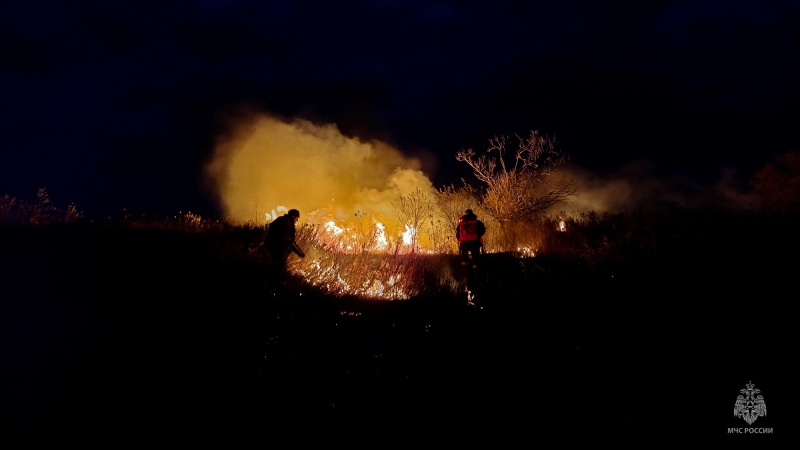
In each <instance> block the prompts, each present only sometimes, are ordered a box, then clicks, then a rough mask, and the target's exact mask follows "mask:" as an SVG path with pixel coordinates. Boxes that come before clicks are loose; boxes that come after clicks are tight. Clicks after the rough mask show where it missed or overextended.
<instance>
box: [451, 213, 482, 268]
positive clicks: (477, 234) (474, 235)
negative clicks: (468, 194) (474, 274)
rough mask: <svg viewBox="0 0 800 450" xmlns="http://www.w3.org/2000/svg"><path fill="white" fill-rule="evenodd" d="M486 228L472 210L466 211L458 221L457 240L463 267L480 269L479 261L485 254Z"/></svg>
mask: <svg viewBox="0 0 800 450" xmlns="http://www.w3.org/2000/svg"><path fill="white" fill-rule="evenodd" d="M484 234H486V226H485V225H484V224H483V222H482V221H480V220H478V216H476V215H475V213H474V212H472V210H471V209H468V210H466V211H464V215H463V216H461V217H460V218H459V219H458V226H457V227H456V239H458V252H459V254H460V255H461V265H463V266H470V265H471V266H472V268H473V269H477V268H478V259H479V257H480V254H481V253H482V252H483V235H484Z"/></svg>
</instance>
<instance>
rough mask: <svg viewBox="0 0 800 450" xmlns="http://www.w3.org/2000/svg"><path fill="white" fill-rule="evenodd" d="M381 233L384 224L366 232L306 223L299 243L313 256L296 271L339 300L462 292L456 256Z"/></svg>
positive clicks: (294, 266)
mask: <svg viewBox="0 0 800 450" xmlns="http://www.w3.org/2000/svg"><path fill="white" fill-rule="evenodd" d="M381 231H382V229H381V227H380V224H377V226H375V227H374V228H373V229H372V230H371V231H367V232H366V233H363V232H362V233H359V232H355V231H354V230H353V229H342V228H339V227H336V226H335V225H332V224H331V223H330V222H326V223H325V224H321V225H310V224H305V225H303V226H301V227H300V228H299V230H298V242H299V243H300V245H301V247H303V248H304V249H305V252H306V255H307V256H306V258H304V259H292V260H291V261H290V270H291V271H292V272H293V273H294V274H296V275H299V276H302V277H303V278H304V279H305V280H306V281H307V282H308V283H309V284H311V285H312V286H315V287H317V288H320V289H321V290H322V291H324V292H325V293H327V294H331V295H335V296H343V295H354V296H358V297H363V298H369V299H379V300H407V299H409V298H412V297H416V296H420V295H425V294H429V293H431V292H437V293H453V292H455V291H457V290H458V287H459V282H458V280H457V278H456V277H455V275H454V273H453V270H451V269H452V265H453V261H454V255H452V254H442V253H433V252H424V251H419V250H418V249H416V248H415V247H414V246H413V245H409V244H406V243H404V242H403V240H396V239H391V238H388V239H387V238H386V236H384V235H383V234H382V233H381Z"/></svg>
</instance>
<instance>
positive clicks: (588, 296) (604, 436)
mask: <svg viewBox="0 0 800 450" xmlns="http://www.w3.org/2000/svg"><path fill="white" fill-rule="evenodd" d="M1 239H2V271H3V272H2V273H3V281H2V301H0V337H1V338H2V347H1V349H2V353H1V354H0V356H2V361H0V377H2V378H1V381H2V386H0V387H1V388H2V414H3V415H2V422H0V428H1V429H2V430H3V439H4V440H6V442H39V441H49V440H53V441H56V442H60V443H62V444H65V443H67V442H76V443H81V442H82V443H87V442H94V441H97V442H103V440H104V439H110V441H107V442H130V441H137V442H138V441H142V442H160V443H166V442H179V443H184V444H187V443H195V442H198V443H203V442H207V440H208V439H211V438H219V439H223V440H226V441H227V440H231V439H240V438H245V437H256V438H257V439H259V441H258V442H260V443H263V442H265V441H267V440H269V439H276V438H278V437H281V438H286V437H289V436H292V437H295V438H297V437H298V436H299V438H301V439H303V440H306V439H319V440H321V441H325V440H326V436H325V435H319V436H317V435H315V433H316V431H317V427H318V426H320V425H322V424H331V423H336V424H338V425H339V426H341V427H343V428H340V430H342V432H343V433H351V432H352V433H358V434H359V435H363V434H364V433H369V432H370V431H374V430H383V431H384V432H386V430H390V432H391V433H393V434H391V438H390V437H387V435H384V436H383V437H382V438H381V439H382V440H381V441H378V442H388V441H389V440H390V439H391V440H393V439H398V438H402V439H411V440H415V439H417V437H420V438H421V437H422V436H423V435H425V433H427V432H431V431H433V432H436V433H439V434H440V435H441V436H443V437H447V436H449V437H450V438H453V439H455V440H464V439H467V440H469V439H471V438H473V437H477V436H482V437H490V438H491V439H492V440H493V442H494V444H495V445H498V444H501V443H503V442H504V441H508V442H513V441H515V440H518V439H525V441H524V442H530V441H531V440H534V439H544V438H545V437H548V436H549V437H555V438H557V439H559V440H560V441H561V442H569V441H573V440H574V441H584V440H588V441H592V442H596V443H604V442H610V443H618V442H624V441H626V440H630V441H633V442H637V440H638V439H640V438H642V439H644V440H642V441H641V442H642V443H644V444H647V443H652V442H657V441H663V440H675V441H684V440H688V439H703V440H708V441H710V442H719V443H722V444H726V445H727V444H729V443H737V442H745V443H754V444H758V443H765V442H767V441H769V442H775V441H777V440H780V439H782V438H786V437H789V435H791V434H792V433H795V431H794V430H795V429H796V426H795V424H796V421H795V420H794V419H796V418H797V414H796V413H795V411H796V407H797V403H795V402H794V401H793V400H794V399H795V398H796V394H795V392H796V390H797V380H798V378H797V377H796V374H797V371H796V369H794V366H795V360H796V359H797V355H798V352H797V345H796V342H797V339H796V317H797V316H796V315H794V314H792V313H790V311H793V310H794V305H792V303H793V302H794V298H795V297H796V278H795V277H796V268H797V265H796V264H795V263H794V262H792V261H791V259H789V260H787V259H786V258H787V257H789V256H791V257H792V258H793V257H794V253H793V252H794V251H795V250H797V248H796V245H788V246H782V247H781V246H777V245H775V243H776V242H778V241H779V240H778V239H777V238H774V237H772V238H769V237H768V236H758V237H754V239H753V243H752V244H743V243H742V242H736V243H726V242H719V243H713V242H712V243H709V244H708V245H707V246H705V247H698V248H693V249H692V251H691V252H688V251H687V248H685V247H682V248H673V249H670V248H666V249H663V250H661V251H660V252H659V253H657V254H651V255H648V256H647V257H643V258H638V259H636V260H634V261H629V262H623V263H618V264H616V265H614V266H613V267H595V268H591V269H590V268H587V267H585V266H582V265H581V263H580V262H579V261H566V260H559V259H558V258H553V257H549V258H531V259H528V260H517V259H514V258H510V257H508V256H506V255H487V260H486V264H485V269H486V271H485V273H484V275H485V279H486V287H485V289H484V290H483V291H482V292H480V293H479V297H478V300H480V303H479V305H480V306H481V308H473V307H470V306H468V305H467V303H466V297H465V296H459V297H452V296H436V297H430V298H427V297H426V298H414V299H412V300H407V301H363V300H362V301H359V300H357V299H347V298H336V297H329V296H321V295H315V294H314V293H313V291H311V290H310V289H305V290H304V289H302V288H301V289H300V290H299V291H297V292H296V293H295V294H294V295H291V296H288V297H286V298H282V299H275V298H273V297H271V296H269V295H268V294H267V292H266V290H265V289H264V284H263V274H264V270H265V267H264V266H263V265H262V264H259V263H257V262H254V261H248V260H235V259H232V260H231V259H224V258H219V257H218V255H217V254H215V251H214V249H213V247H212V246H209V245H208V244H207V242H205V241H204V240H203V239H202V237H200V236H196V235H193V234H181V233H174V232H168V231H150V230H127V231H119V230H102V229H101V230H96V229H88V228H87V229H83V228H75V229H71V228H62V227H53V228H50V229H47V228H11V229H6V230H4V233H3V234H2V238H1ZM729 244H730V245H729ZM787 261H788V262H787ZM751 381H752V382H753V383H754V384H755V387H756V388H759V389H760V390H761V393H762V395H764V398H765V401H766V405H767V408H768V415H767V416H766V417H760V418H758V419H757V421H756V422H755V423H754V424H753V425H748V424H747V423H746V422H745V421H744V420H742V419H741V418H735V417H734V416H733V407H734V404H735V401H736V397H737V396H738V395H739V391H740V390H741V389H744V388H745V387H746V386H745V385H746V384H747V383H748V382H751ZM342 419H345V420H342ZM368 424H369V425H368ZM376 425H378V426H379V428H373V427H374V426H376ZM358 427H363V428H364V429H361V430H358V431H356V430H355V428H358ZM735 427H745V428H748V427H753V428H760V427H765V428H771V429H772V430H773V433H772V434H769V435H760V436H752V435H751V436H741V435H732V434H729V433H728V428H735ZM298 429H299V430H301V433H300V435H295V434H292V433H290V430H298ZM303 430H304V431H303ZM9 437H10V439H7V438H9ZM795 437H796V436H795Z"/></svg>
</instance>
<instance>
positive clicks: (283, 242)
mask: <svg viewBox="0 0 800 450" xmlns="http://www.w3.org/2000/svg"><path fill="white" fill-rule="evenodd" d="M298 219H300V211H298V210H296V209H290V210H289V211H288V212H287V213H286V214H284V215H282V216H280V217H278V218H276V219H275V220H273V221H272V222H271V223H270V224H269V227H268V228H267V234H266V236H265V237H264V247H265V248H266V250H267V254H268V255H269V258H270V261H271V263H272V279H271V280H270V281H271V282H272V286H273V289H275V290H276V291H277V292H276V293H279V294H280V293H283V291H284V286H285V283H286V276H287V260H288V259H289V255H291V254H292V253H295V254H297V256H299V257H301V258H305V256H306V254H305V253H304V252H303V250H301V249H300V247H299V246H298V245H297V242H296V241H295V239H296V238H297V228H296V227H295V225H296V223H297V220H298Z"/></svg>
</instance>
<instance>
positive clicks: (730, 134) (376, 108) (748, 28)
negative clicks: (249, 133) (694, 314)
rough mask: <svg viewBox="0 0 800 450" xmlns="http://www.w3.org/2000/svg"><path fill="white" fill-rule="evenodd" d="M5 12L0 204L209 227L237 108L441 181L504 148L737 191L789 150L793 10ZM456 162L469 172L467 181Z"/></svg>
mask: <svg viewBox="0 0 800 450" xmlns="http://www.w3.org/2000/svg"><path fill="white" fill-rule="evenodd" d="M2 10H3V11H2V14H0V37H2V42H3V45H2V47H0V81H1V82H0V93H1V94H0V95H1V98H2V102H0V111H1V116H2V121H0V123H2V125H0V126H1V127H2V128H0V132H1V133H2V139H3V143H2V152H1V153H0V194H9V195H11V196H15V197H18V198H22V199H33V198H35V193H36V190H37V189H38V188H41V187H44V188H46V189H47V191H48V192H49V194H50V196H51V198H52V199H53V201H54V202H55V203H56V204H59V205H61V206H66V205H67V204H68V203H74V204H75V205H76V206H77V207H78V209H79V210H83V211H85V212H87V213H89V214H105V213H113V212H115V211H119V210H121V209H122V208H129V209H132V210H143V211H151V212H154V213H165V214H170V213H174V212H177V211H186V210H193V211H197V212H199V213H201V214H213V210H214V206H213V204H212V203H211V202H210V201H209V199H208V196H207V194H206V193H205V192H204V189H203V187H202V176H201V173H202V170H201V167H202V166H203V164H204V162H205V161H206V160H207V158H209V156H210V155H211V153H212V151H213V148H214V143H215V140H216V137H217V136H218V135H219V134H220V133H224V132H225V130H224V128H223V125H222V122H224V120H223V119H225V118H226V117H229V115H230V114H232V113H235V112H236V111H240V110H241V109H242V108H244V107H246V108H249V109H250V110H257V111H264V112H268V113H270V114H275V115H280V116H284V117H287V118H290V117H302V118H304V119H307V120H311V121H315V122H320V123H333V124H336V125H337V126H338V127H339V129H340V130H341V131H342V133H344V134H346V135H350V136H355V137H359V138H362V139H378V140H381V141H384V142H386V143H389V144H391V145H393V146H396V147H397V148H398V149H400V150H402V151H403V152H407V153H408V154H409V155H417V154H429V155H430V154H432V155H435V161H436V164H428V165H427V166H426V172H427V174H428V175H429V176H430V177H431V179H432V180H433V181H434V182H435V183H437V184H444V183H449V182H451V181H454V180H458V179H460V178H461V177H463V176H467V175H468V174H469V172H468V171H467V170H466V169H467V168H466V166H464V164H463V163H457V162H456V161H455V153H456V152H457V151H458V150H461V149H464V148H470V147H471V148H475V149H476V150H482V149H485V147H486V144H487V142H488V139H489V138H491V137H493V136H496V135H501V134H502V135H513V134H520V135H527V134H528V133H529V132H530V131H531V130H534V129H535V130H539V131H541V132H543V133H545V134H548V135H552V136H555V137H556V139H557V141H558V142H559V144H560V147H561V148H562V150H563V151H564V152H565V153H567V154H568V155H570V157H571V158H572V161H573V163H574V164H575V165H577V166H580V167H582V168H584V169H586V170H590V171H596V172H598V173H610V174H613V173H615V172H616V171H619V170H620V169H621V168H623V167H625V166H626V165H627V164H629V163H631V162H634V161H640V160H646V161H650V162H652V163H653V164H654V165H655V166H654V167H656V168H657V170H658V171H659V172H663V173H665V174H669V175H670V176H685V177H689V178H692V179H697V180H713V179H714V178H716V177H718V176H719V172H720V171H721V170H723V169H733V170H736V171H737V173H739V174H740V176H741V177H742V178H743V179H746V178H747V177H748V176H749V174H750V173H751V172H752V171H753V170H755V169H757V168H758V167H761V166H762V165H763V164H765V163H766V162H768V161H769V160H771V159H772V158H773V157H774V156H776V155H778V154H781V153H785V152H788V151H790V150H798V149H800V137H798V124H800V2H797V1H796V0H787V1H778V0H776V1H768V0H757V1H737V2H732V1H727V0H717V1H658V0H655V1H646V2H645V1H633V0H631V1H586V0H581V1H579V0H562V1H558V2H537V1H529V2H520V1H513V2H507V1H487V2H475V1H468V2H465V1H450V2H445V1H413V0H410V1H402V0H397V1H391V0H383V1H381V0H372V1H353V2H334V1H326V2H322V1H311V2H308V1H288V0H287V1H266V0H258V1H213V0H207V1H194V2H189V1H157V2H154V1H136V2H126V1H119V2H116V1H115V2H81V1H77V2H68V1H36V0H31V1H28V2H13V4H11V5H8V4H5V5H4V6H3V7H2ZM462 166H463V167H462Z"/></svg>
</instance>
